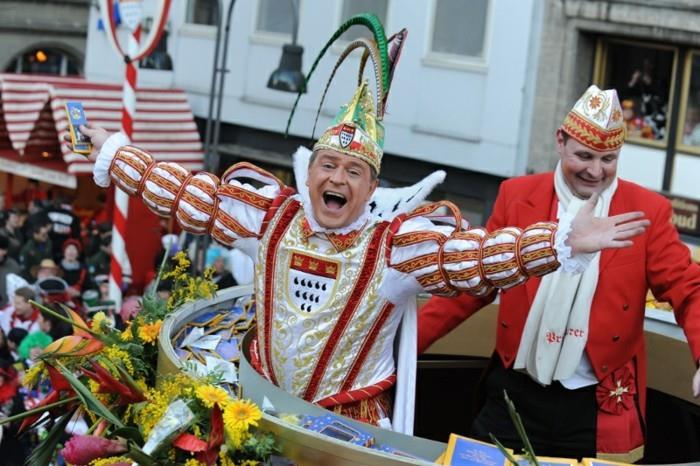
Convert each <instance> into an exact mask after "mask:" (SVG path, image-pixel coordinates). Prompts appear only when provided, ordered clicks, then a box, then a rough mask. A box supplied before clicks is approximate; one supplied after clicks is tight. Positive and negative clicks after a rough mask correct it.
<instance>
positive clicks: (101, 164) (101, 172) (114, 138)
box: [92, 132, 130, 188]
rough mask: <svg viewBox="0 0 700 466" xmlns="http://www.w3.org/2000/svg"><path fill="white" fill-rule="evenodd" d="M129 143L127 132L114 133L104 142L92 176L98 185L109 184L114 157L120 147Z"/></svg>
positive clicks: (104, 186)
mask: <svg viewBox="0 0 700 466" xmlns="http://www.w3.org/2000/svg"><path fill="white" fill-rule="evenodd" d="M129 143H130V141H129V138H128V137H126V134H124V133H122V132H118V133H114V134H112V135H111V136H110V137H108V138H107V140H106V141H105V143H104V144H102V149H100V153H99V154H97V159H96V160H95V167H94V168H93V169H92V178H93V179H94V180H95V184H96V185H97V186H100V187H102V188H106V187H107V186H109V183H110V179H109V166H110V165H111V164H112V159H114V156H115V155H117V151H118V150H119V148H120V147H123V146H126V145H128V144H129Z"/></svg>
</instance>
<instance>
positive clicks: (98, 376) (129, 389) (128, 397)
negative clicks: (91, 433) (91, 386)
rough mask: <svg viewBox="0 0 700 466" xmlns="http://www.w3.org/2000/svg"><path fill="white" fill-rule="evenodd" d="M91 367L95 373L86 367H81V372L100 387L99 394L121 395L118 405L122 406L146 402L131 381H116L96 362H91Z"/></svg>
mask: <svg viewBox="0 0 700 466" xmlns="http://www.w3.org/2000/svg"><path fill="white" fill-rule="evenodd" d="M90 365H92V368H93V369H94V370H95V372H92V371H89V370H87V369H85V368H84V367H81V368H80V370H82V371H83V373H84V374H85V375H86V376H88V377H89V378H91V379H92V380H94V381H95V382H97V383H98V384H99V385H100V388H99V389H98V393H113V394H116V395H119V401H118V404H119V405H121V406H124V405H128V404H131V403H138V402H140V401H146V398H145V397H144V396H143V393H141V392H140V391H139V389H138V388H136V387H135V386H134V385H133V384H131V383H130V382H129V381H127V380H122V381H120V380H118V379H116V378H115V377H114V376H113V375H112V374H111V373H110V372H109V371H108V370H107V369H105V368H104V367H102V366H101V365H99V364H97V363H96V362H95V361H90ZM122 382H124V383H122Z"/></svg>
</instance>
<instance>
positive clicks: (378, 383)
mask: <svg viewBox="0 0 700 466" xmlns="http://www.w3.org/2000/svg"><path fill="white" fill-rule="evenodd" d="M126 143H127V141H126V140H125V138H124V136H123V135H121V134H120V133H117V134H115V135H113V136H111V137H110V138H109V139H108V140H107V142H106V143H105V144H104V146H103V148H102V151H101V153H100V154H99V156H98V158H97V160H96V162H95V171H94V177H95V181H96V183H97V184H98V185H100V186H108V185H109V183H110V179H111V180H114V182H115V183H116V184H117V185H118V186H119V187H120V188H121V189H123V190H124V191H126V192H127V193H128V194H130V195H140V196H142V197H143V199H144V202H145V203H146V204H147V205H148V206H149V207H150V209H151V210H152V211H153V212H155V213H156V214H158V215H160V216H164V217H168V216H174V217H175V218H177V220H178V222H179V223H180V224H181V225H182V227H183V228H184V229H185V230H187V231H190V232H193V233H197V234H204V233H208V234H211V235H212V236H213V237H214V238H215V239H216V240H217V241H219V242H221V243H223V244H225V245H227V246H235V247H238V248H239V249H241V250H242V251H243V252H245V253H246V254H248V255H249V256H250V257H251V258H253V260H254V261H255V262H256V282H255V285H256V306H257V307H256V309H257V317H258V334H257V341H258V352H257V354H258V356H259V364H258V368H259V370H261V371H262V372H263V373H264V374H265V375H266V376H267V377H268V378H269V379H270V380H271V381H273V382H274V383H275V384H277V385H278V386H280V387H282V388H284V389H285V390H287V391H288V392H290V393H292V394H295V395H297V396H300V397H302V398H305V399H307V400H309V401H314V402H318V403H319V404H321V405H322V406H329V405H333V404H342V403H345V402H348V401H354V400H356V399H357V397H358V396H365V395H367V394H370V395H371V394H373V393H375V394H376V393H381V391H383V390H386V389H387V388H389V387H391V386H392V385H393V383H394V381H395V362H394V353H393V344H394V337H395V335H396V333H397V327H398V325H399V321H400V320H401V317H402V315H401V314H402V312H403V309H405V308H406V306H405V304H406V303H407V302H408V301H409V300H412V299H414V298H415V295H416V294H417V293H419V292H421V291H427V292H429V293H432V294H441V295H456V294H458V293H460V292H467V293H470V294H474V295H482V294H486V293H489V292H491V290H493V289H494V287H498V288H508V287H511V286H515V285H517V284H520V283H522V282H524V281H525V280H527V278H528V277H530V276H535V275H542V274H544V273H547V272H549V271H552V270H554V269H556V268H557V267H558V266H559V262H558V261H557V253H556V252H555V233H556V224H552V223H540V224H535V225H533V226H531V227H529V228H526V229H524V230H521V229H518V228H505V229H502V230H499V231H495V232H492V233H488V232H486V231H485V230H483V229H481V228H473V229H470V228H469V226H468V224H467V223H466V222H465V221H463V220H462V219H461V216H460V213H459V211H458V209H457V208H456V207H455V206H453V205H452V204H450V203H446V202H443V203H436V204H429V205H425V206H423V207H420V208H418V209H414V210H412V211H410V212H408V213H406V212H404V213H401V212H400V211H399V212H396V209H395V208H394V209H390V210H388V211H385V212H384V213H379V214H377V215H370V214H369V207H368V209H367V210H366V211H365V213H364V214H363V215H362V216H361V217H360V219H358V221H357V222H355V223H354V224H353V225H352V226H351V228H348V230H349V231H342V232H327V231H319V230H318V228H316V227H315V225H316V222H315V221H314V219H313V218H312V216H311V215H312V214H311V213H310V212H311V209H310V208H308V207H309V206H308V205H306V204H308V198H305V197H304V196H299V195H295V194H293V190H291V189H290V188H287V187H285V186H283V185H282V183H280V182H279V181H278V180H277V179H276V178H275V177H274V176H272V175H270V174H269V173H267V172H265V171H263V170H261V169H259V168H257V167H255V166H254V165H251V164H248V163H242V164H237V165H235V166H233V167H231V168H230V169H229V170H227V171H226V173H224V175H223V177H222V179H221V181H219V179H218V178H217V177H216V176H214V175H211V174H209V173H205V172H201V173H198V174H196V175H194V176H193V175H192V174H190V173H188V172H187V170H185V169H183V168H182V167H181V166H179V165H177V164H174V163H162V162H159V163H158V162H155V161H154V160H153V158H152V157H151V156H150V155H149V154H148V153H146V152H144V151H142V150H140V149H138V148H135V147H131V146H124V144H126ZM243 179H253V180H256V181H257V182H259V183H262V184H263V186H262V187H253V186H251V185H249V184H245V183H243V182H242V180H243ZM416 186H418V185H416ZM423 188H425V187H424V186H423ZM421 189H422V188H421ZM423 191H425V189H423ZM428 192H429V189H428V190H427V192H424V193H423V194H422V196H420V197H415V196H411V197H415V204H414V206H415V205H417V203H418V202H419V201H420V199H422V198H424V197H425V196H426V195H427V193H428ZM375 197H376V195H375ZM414 206H413V207H414ZM406 210H408V209H406ZM387 212H388V214H387ZM445 219H447V220H449V221H447V222H444V220H445ZM310 225H311V226H310ZM414 330H415V329H414ZM412 338H415V335H414V336H413V337H412ZM414 357H415V355H414ZM397 403H398V402H397ZM408 404H411V405H412V403H410V401H409V403H408ZM408 424H410V425H412V422H408Z"/></svg>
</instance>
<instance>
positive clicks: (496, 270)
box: [390, 197, 649, 296]
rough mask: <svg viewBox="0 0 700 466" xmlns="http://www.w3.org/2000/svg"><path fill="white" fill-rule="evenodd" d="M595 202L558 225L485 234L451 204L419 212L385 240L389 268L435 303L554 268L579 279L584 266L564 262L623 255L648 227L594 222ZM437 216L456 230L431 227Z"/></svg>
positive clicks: (623, 220)
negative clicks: (609, 251)
mask: <svg viewBox="0 0 700 466" xmlns="http://www.w3.org/2000/svg"><path fill="white" fill-rule="evenodd" d="M596 201H597V197H593V198H592V199H590V200H589V201H588V202H586V203H585V204H584V206H583V207H582V208H581V210H580V211H579V213H578V215H577V216H576V217H575V218H573V219H567V220H564V223H565V224H562V225H558V224H557V223H553V222H542V223H536V224H534V225H531V226H529V227H527V228H524V229H520V228H515V227H506V228H501V229H498V230H495V231H493V232H490V233H489V232H488V231H486V230H485V229H483V228H472V229H470V228H468V226H465V222H464V221H463V220H462V219H461V215H460V214H459V210H458V209H457V207H456V206H454V205H452V204H451V203H448V202H441V203H436V204H431V205H428V206H424V207H421V208H419V209H416V210H415V211H414V212H412V213H411V214H409V215H408V216H407V217H406V219H404V220H403V223H402V224H401V226H400V227H399V228H398V231H397V233H396V234H395V235H394V236H393V238H392V243H391V247H392V252H391V257H390V266H391V267H392V268H394V269H395V270H398V271H399V272H402V273H404V274H409V275H411V276H412V277H413V278H415V280H416V281H417V283H418V284H419V285H420V288H422V290H423V291H427V292H429V293H431V294H436V295H441V296H455V295H457V294H459V293H461V292H465V293H468V294H470V295H473V296H486V295H488V294H489V293H491V292H492V291H493V289H494V288H500V289H506V288H510V287H513V286H516V285H519V284H521V283H523V282H525V281H526V280H527V279H528V278H530V277H534V276H542V275H545V274H547V273H551V272H553V271H554V270H556V269H557V268H559V266H560V265H561V264H562V262H566V263H565V269H566V270H567V271H571V272H577V271H581V270H582V269H584V268H585V263H584V266H583V267H581V265H580V260H577V259H575V260H574V261H571V257H572V256H574V257H575V258H576V257H579V258H580V256H581V255H585V254H589V253H594V252H598V251H600V250H601V249H604V248H622V247H628V246H630V245H631V244H632V243H631V240H630V239H631V238H632V237H634V236H636V235H638V234H641V233H642V232H644V230H645V229H646V227H647V225H648V223H649V222H648V221H647V220H643V219H642V220H640V218H641V217H642V215H643V214H642V213H640V212H632V213H626V214H622V215H617V216H613V217H606V218H596V217H594V216H593V209H594V207H595V203H596ZM440 208H442V209H447V210H448V211H449V212H450V215H449V217H450V218H451V219H452V220H453V223H454V224H455V225H457V227H448V226H444V225H442V226H441V225H436V224H435V223H434V221H433V220H434V219H436V218H438V217H436V216H435V212H436V211H437V210H439V209H440ZM443 218H444V216H443ZM560 227H561V228H560Z"/></svg>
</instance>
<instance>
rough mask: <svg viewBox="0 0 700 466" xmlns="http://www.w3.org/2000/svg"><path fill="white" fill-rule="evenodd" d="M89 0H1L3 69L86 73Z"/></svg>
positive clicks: (0, 19) (0, 41) (0, 20)
mask: <svg viewBox="0 0 700 466" xmlns="http://www.w3.org/2000/svg"><path fill="white" fill-rule="evenodd" d="M89 5H90V1H89V0H58V1H48V0H44V1H41V0H34V1H6V0H5V1H0V10H2V14H0V43H2V47H0V71H2V72H8V73H42V74H57V75H62V76H66V75H79V74H82V73H83V63H84V59H85V41H86V38H87V19H88V9H89Z"/></svg>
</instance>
